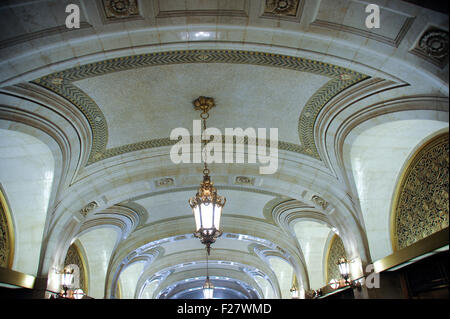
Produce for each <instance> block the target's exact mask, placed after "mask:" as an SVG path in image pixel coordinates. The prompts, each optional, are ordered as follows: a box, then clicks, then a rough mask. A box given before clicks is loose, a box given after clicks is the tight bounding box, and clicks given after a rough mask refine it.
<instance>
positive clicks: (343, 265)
mask: <svg viewBox="0 0 450 319" xmlns="http://www.w3.org/2000/svg"><path fill="white" fill-rule="evenodd" d="M337 264H338V266H339V272H340V273H341V276H342V278H344V279H345V280H347V279H348V277H349V274H350V266H349V264H348V261H347V259H346V258H344V257H341V258H339V261H338V263H337Z"/></svg>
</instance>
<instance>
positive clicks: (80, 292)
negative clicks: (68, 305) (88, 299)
mask: <svg viewBox="0 0 450 319" xmlns="http://www.w3.org/2000/svg"><path fill="white" fill-rule="evenodd" d="M83 297H84V291H83V289H81V288H78V289H75V291H74V292H73V298H74V299H81V298H83Z"/></svg>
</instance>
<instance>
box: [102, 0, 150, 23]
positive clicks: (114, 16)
mask: <svg viewBox="0 0 450 319" xmlns="http://www.w3.org/2000/svg"><path fill="white" fill-rule="evenodd" d="M99 1H100V2H101V9H102V10H101V11H102V18H103V21H104V22H117V21H123V20H134V19H136V18H138V19H142V16H141V13H140V11H139V4H138V1H137V0H99Z"/></svg>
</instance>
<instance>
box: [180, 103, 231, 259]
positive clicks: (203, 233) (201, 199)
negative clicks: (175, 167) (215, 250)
mask: <svg viewBox="0 0 450 319" xmlns="http://www.w3.org/2000/svg"><path fill="white" fill-rule="evenodd" d="M193 103H194V106H195V109H196V110H200V111H202V112H201V114H200V118H201V119H202V122H203V125H202V126H203V132H202V140H203V152H204V154H203V161H204V169H203V182H202V183H200V187H199V189H198V192H197V194H195V196H194V197H191V198H190V199H189V205H190V206H191V208H192V212H193V213H194V218H195V226H196V229H195V233H194V235H195V237H197V238H200V240H201V243H202V244H204V245H206V250H207V253H208V255H209V254H210V249H211V244H212V243H214V242H215V241H216V239H217V238H218V237H219V236H220V235H222V231H221V230H220V218H221V216H222V208H223V206H224V205H225V202H226V198H225V197H222V196H219V195H217V190H216V188H215V187H214V186H213V183H212V182H211V177H210V176H209V172H210V171H209V169H208V165H207V152H206V144H207V143H206V139H205V136H203V135H204V132H205V130H206V120H207V119H208V118H209V113H208V112H209V111H210V109H211V108H212V107H214V106H215V103H214V99H213V98H210V97H204V96H200V97H199V98H198V99H196V100H195V101H194V102H193Z"/></svg>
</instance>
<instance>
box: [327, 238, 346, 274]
mask: <svg viewBox="0 0 450 319" xmlns="http://www.w3.org/2000/svg"><path fill="white" fill-rule="evenodd" d="M340 257H346V255H345V247H344V243H343V242H342V240H341V238H340V237H339V236H338V235H334V236H333V237H332V238H331V240H330V244H329V246H328V253H327V258H326V278H327V283H329V282H330V280H331V279H336V280H339V279H341V273H340V272H339V266H338V265H337V261H338V260H339V258H340Z"/></svg>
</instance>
